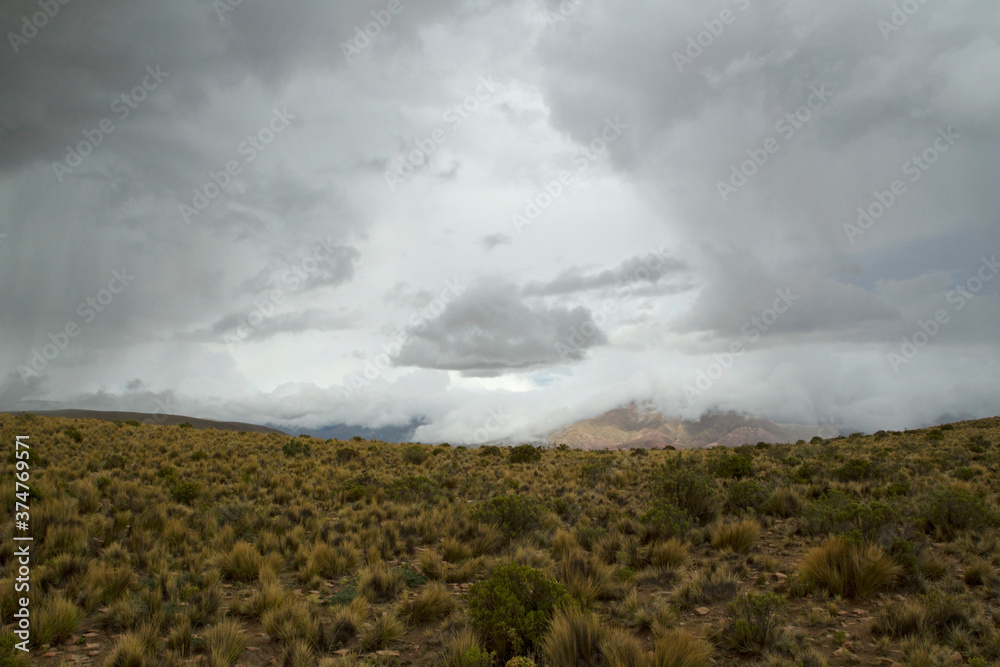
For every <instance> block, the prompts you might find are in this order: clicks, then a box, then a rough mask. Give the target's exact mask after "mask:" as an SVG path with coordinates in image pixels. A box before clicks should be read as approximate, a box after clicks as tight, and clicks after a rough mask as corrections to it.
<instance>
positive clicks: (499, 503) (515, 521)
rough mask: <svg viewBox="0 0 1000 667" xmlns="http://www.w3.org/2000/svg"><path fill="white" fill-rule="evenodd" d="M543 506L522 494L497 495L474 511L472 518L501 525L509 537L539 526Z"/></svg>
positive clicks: (480, 504)
mask: <svg viewBox="0 0 1000 667" xmlns="http://www.w3.org/2000/svg"><path fill="white" fill-rule="evenodd" d="M541 515H542V506H541V505H539V504H538V503H537V502H535V501H534V500H531V499H529V498H524V497H522V496H517V495H511V496H496V497H494V498H490V499H489V500H485V501H483V502H481V503H479V505H478V506H477V507H476V508H475V509H474V510H473V511H472V519H473V520H474V521H479V522H481V523H492V524H495V525H497V526H499V527H500V528H501V529H502V530H503V531H504V532H505V533H506V534H507V536H508V537H513V536H514V535H521V534H523V533H526V532H528V531H530V530H533V529H534V528H536V527H537V526H538V522H539V519H540V518H541Z"/></svg>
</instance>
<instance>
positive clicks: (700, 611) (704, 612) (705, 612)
mask: <svg viewBox="0 0 1000 667" xmlns="http://www.w3.org/2000/svg"><path fill="white" fill-rule="evenodd" d="M710 611H711V609H709V608H708V607H698V608H697V609H695V610H694V613H696V614H698V615H699V616H708V612H710Z"/></svg>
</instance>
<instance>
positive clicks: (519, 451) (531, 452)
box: [507, 444, 542, 463]
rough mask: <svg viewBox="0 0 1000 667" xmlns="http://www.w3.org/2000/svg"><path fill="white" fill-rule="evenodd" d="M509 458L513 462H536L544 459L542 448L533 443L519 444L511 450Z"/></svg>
mask: <svg viewBox="0 0 1000 667" xmlns="http://www.w3.org/2000/svg"><path fill="white" fill-rule="evenodd" d="M507 460H508V461H510V462H511V463H534V462H535V461H541V460H542V450H540V449H536V448H535V447H532V446H531V445H527V444H525V445H518V446H517V447H514V448H512V449H511V450H510V455H509V456H508V457H507Z"/></svg>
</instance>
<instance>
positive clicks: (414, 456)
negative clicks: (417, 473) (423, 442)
mask: <svg viewBox="0 0 1000 667" xmlns="http://www.w3.org/2000/svg"><path fill="white" fill-rule="evenodd" d="M403 460H404V461H406V462H407V463H409V464H411V465H420V464H421V463H423V462H424V461H426V460H427V452H426V451H424V448H423V447H421V446H419V445H410V446H409V447H407V448H406V449H405V450H404V451H403Z"/></svg>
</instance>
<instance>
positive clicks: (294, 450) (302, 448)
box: [281, 438, 312, 456]
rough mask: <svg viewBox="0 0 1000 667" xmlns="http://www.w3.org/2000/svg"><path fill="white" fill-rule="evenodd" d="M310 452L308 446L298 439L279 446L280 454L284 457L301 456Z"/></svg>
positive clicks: (310, 448)
mask: <svg viewBox="0 0 1000 667" xmlns="http://www.w3.org/2000/svg"><path fill="white" fill-rule="evenodd" d="M310 451H312V447H311V446H310V444H309V443H308V442H306V441H304V440H301V439H299V438H295V439H293V440H289V441H287V442H286V443H285V444H283V445H282V446H281V453H282V454H284V455H285V456H303V455H305V454H308V453H309V452H310Z"/></svg>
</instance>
